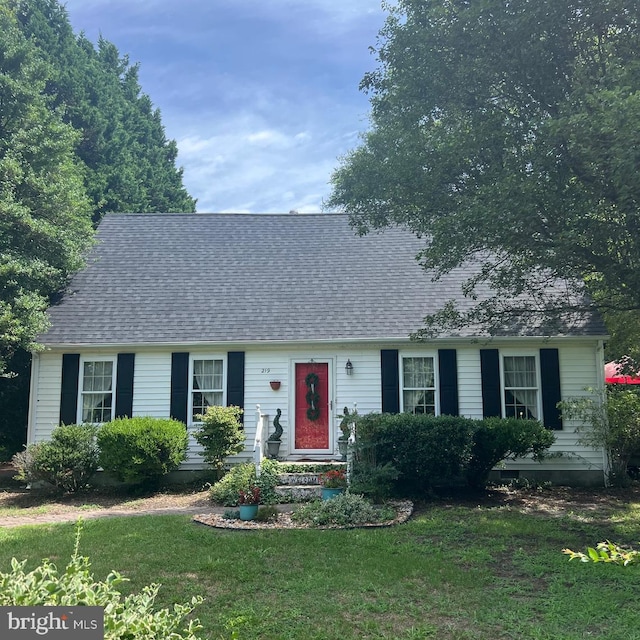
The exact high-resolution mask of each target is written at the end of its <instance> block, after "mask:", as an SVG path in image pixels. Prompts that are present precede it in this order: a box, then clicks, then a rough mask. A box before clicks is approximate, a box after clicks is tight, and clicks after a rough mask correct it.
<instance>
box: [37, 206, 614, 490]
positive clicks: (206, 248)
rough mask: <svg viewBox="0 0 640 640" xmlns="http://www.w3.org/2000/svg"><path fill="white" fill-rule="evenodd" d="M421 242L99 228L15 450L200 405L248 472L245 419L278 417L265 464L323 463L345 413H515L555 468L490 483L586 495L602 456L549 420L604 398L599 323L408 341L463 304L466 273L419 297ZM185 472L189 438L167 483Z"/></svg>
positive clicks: (198, 228) (137, 218)
mask: <svg viewBox="0 0 640 640" xmlns="http://www.w3.org/2000/svg"><path fill="white" fill-rule="evenodd" d="M422 243H423V241H421V240H418V239H417V238H416V237H415V236H413V235H412V234H410V233H408V232H407V231H405V230H401V229H397V228H393V229H387V230H385V231H384V232H381V233H372V234H369V235H367V236H363V237H359V236H357V235H355V234H354V232H353V230H352V229H351V228H350V227H349V224H348V220H347V217H346V216H344V215H340V214H318V215H293V214H286V215H254V214H111V215H107V216H106V217H105V218H104V220H103V221H102V223H101V225H100V227H99V230H98V243H97V245H96V246H95V248H94V249H93V251H92V252H91V254H90V256H89V259H88V264H87V267H86V268H85V269H84V270H83V271H82V272H80V273H78V274H77V275H76V276H75V277H74V278H73V279H72V281H71V283H70V285H69V287H68V290H67V292H66V294H65V295H64V296H63V297H62V299H61V300H60V302H59V303H58V304H56V305H54V306H53V307H52V308H51V309H50V311H49V314H50V319H51V328H50V329H49V330H48V331H47V333H46V334H44V335H43V336H42V337H41V339H40V342H41V343H42V344H43V345H44V350H42V351H40V352H37V353H34V354H33V367H32V379H31V399H30V408H29V409H30V410H29V429H28V440H29V442H34V441H38V440H43V439H46V438H48V436H49V434H50V433H51V430H52V429H53V428H54V427H55V426H56V425H58V424H60V423H65V424H69V423H73V422H96V423H99V422H104V421H107V420H110V419H112V418H113V417H115V416H125V415H149V416H156V417H167V416H173V417H175V418H178V419H180V420H182V421H184V422H185V423H186V424H187V425H188V429H192V428H193V424H194V416H195V415H197V414H199V413H202V412H203V410H204V409H205V407H206V406H207V405H209V404H235V405H240V406H242V407H244V409H245V431H246V434H247V451H246V453H245V457H249V456H251V449H252V447H253V442H254V436H255V433H256V418H255V411H256V405H260V408H261V411H262V413H263V414H265V415H267V416H269V418H268V420H269V425H271V424H272V420H273V417H274V416H275V415H276V410H277V409H278V408H279V409H281V411H282V418H281V423H282V425H283V427H284V434H283V439H282V445H281V448H280V456H281V457H282V458H286V459H288V460H300V459H322V460H325V459H328V458H332V457H334V456H335V454H336V451H337V437H338V435H339V433H338V424H339V422H340V419H341V416H342V410H343V407H345V406H347V407H349V408H352V407H353V406H354V404H357V409H358V412H359V413H360V414H364V413H368V412H371V411H389V412H397V411H412V412H420V413H423V412H424V413H435V414H459V415H464V416H468V417H473V418H482V417H483V416H493V415H503V416H509V415H516V416H519V415H524V416H529V417H535V418H537V419H539V420H541V421H542V422H543V423H544V424H545V426H547V427H548V428H549V429H553V430H554V433H555V435H556V444H555V445H554V450H555V451H557V452H562V453H563V454H564V455H563V456H561V457H558V458H557V459H553V460H549V461H547V462H546V463H543V464H542V465H539V464H538V463H534V462H531V461H526V460H524V461H517V462H516V463H511V464H510V465H508V466H507V471H511V472H512V471H513V470H518V471H519V472H520V473H528V474H529V475H532V474H534V473H535V474H537V475H543V476H545V477H550V478H551V479H554V480H567V481H574V482H586V483H602V480H603V465H604V457H603V452H602V451H599V450H592V449H589V448H585V447H584V446H581V445H580V444H579V443H578V436H577V435H576V432H575V428H576V426H577V425H576V424H575V423H568V422H565V423H562V421H561V418H560V415H559V412H558V410H557V408H556V404H557V402H558V401H560V400H561V399H566V398H569V397H574V396H579V395H584V394H585V393H586V392H585V388H587V387H596V388H597V387H601V386H602V385H603V367H604V362H603V340H604V339H605V338H606V335H605V334H606V331H605V328H604V326H603V324H602V322H601V320H600V319H599V318H598V317H597V316H595V315H594V316H592V317H589V318H583V319H582V320H581V321H579V322H577V323H576V324H575V325H574V326H571V327H568V328H566V329H565V330H563V333H562V334H561V335H551V336H548V335H544V330H543V329H542V328H541V327H529V328H522V327H520V328H518V329H514V330H513V331H509V330H505V332H504V334H503V335H501V336H499V337H496V336H494V337H488V336H486V335H474V334H472V333H471V332H469V333H464V332H463V333H460V332H458V333H456V334H452V335H445V336H443V337H441V338H438V339H435V340H432V341H429V342H413V341H411V340H410V337H409V336H410V334H411V333H412V332H414V331H416V330H417V329H419V328H420V327H421V326H422V321H423V318H424V316H425V315H427V314H429V313H432V312H434V311H436V310H437V309H438V308H440V306H441V305H442V304H443V302H445V301H446V300H449V299H458V301H459V302H460V303H461V304H468V301H465V300H464V299H463V298H462V296H461V293H460V282H461V280H463V279H465V278H466V277H468V275H469V273H467V272H465V270H464V269H459V270H457V271H456V272H454V273H452V274H449V275H448V276H446V277H445V278H443V279H441V280H439V281H437V282H432V281H431V278H430V277H429V275H428V274H427V273H425V272H424V270H423V269H422V268H421V267H420V266H419V265H418V263H417V262H416V259H415V256H416V254H417V253H418V251H419V250H420V249H421V247H422ZM310 374H313V375H310ZM276 382H278V383H279V385H278V384H275V383H276ZM272 383H273V384H272ZM311 385H313V389H312V388H311ZM310 391H311V392H312V393H310ZM271 428H272V427H271V426H269V429H271ZM566 454H569V455H566ZM241 457H242V456H241ZM200 466H202V463H201V458H200V456H199V455H198V452H197V446H196V445H195V443H194V442H193V441H192V443H191V447H190V453H189V458H188V460H187V462H186V463H185V464H184V468H185V469H189V468H191V469H195V468H198V467H200Z"/></svg>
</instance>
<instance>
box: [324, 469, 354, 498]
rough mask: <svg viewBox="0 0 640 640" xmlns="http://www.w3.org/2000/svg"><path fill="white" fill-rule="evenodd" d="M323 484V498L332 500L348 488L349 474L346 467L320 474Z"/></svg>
mask: <svg viewBox="0 0 640 640" xmlns="http://www.w3.org/2000/svg"><path fill="white" fill-rule="evenodd" d="M318 481H319V483H320V485H321V486H322V499H323V500H330V499H331V498H335V496H337V495H339V494H340V493H343V492H344V490H345V489H346V488H347V474H346V472H345V470H344V469H331V471H325V472H324V473H321V474H320V475H319V476H318Z"/></svg>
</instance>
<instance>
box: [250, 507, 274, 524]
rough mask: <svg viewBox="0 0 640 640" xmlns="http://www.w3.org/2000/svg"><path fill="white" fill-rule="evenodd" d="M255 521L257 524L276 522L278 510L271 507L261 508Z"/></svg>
mask: <svg viewBox="0 0 640 640" xmlns="http://www.w3.org/2000/svg"><path fill="white" fill-rule="evenodd" d="M255 519H256V520H257V521H258V522H276V521H277V520H278V509H276V507H274V506H273V505H266V506H261V507H260V508H259V509H258V515H256V517H255Z"/></svg>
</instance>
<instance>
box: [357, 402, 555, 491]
mask: <svg viewBox="0 0 640 640" xmlns="http://www.w3.org/2000/svg"><path fill="white" fill-rule="evenodd" d="M357 433H358V443H357V450H356V465H355V477H356V479H358V478H366V479H367V481H368V483H369V485H372V484H373V485H375V484H376V478H379V479H380V480H381V481H382V482H383V483H384V487H383V489H382V490H380V489H378V491H379V492H382V493H390V492H391V493H393V494H395V495H402V496H411V495H414V496H416V495H422V494H424V493H426V492H429V491H431V490H433V489H435V488H438V487H454V486H473V487H481V486H484V485H485V484H486V482H487V478H488V475H489V472H490V471H491V469H492V468H493V467H494V466H495V465H496V464H498V463H499V462H501V461H502V460H506V459H514V458H517V457H522V456H525V455H533V456H534V457H535V458H536V459H541V458H542V457H543V456H544V453H545V451H546V450H547V449H548V447H549V446H550V445H551V444H552V443H553V441H554V436H553V433H551V432H550V431H548V430H546V429H545V428H544V427H543V426H542V425H541V424H540V423H539V422H536V421H533V420H516V419H501V418H488V419H485V420H472V419H470V418H464V417H459V416H426V415H414V414H408V413H400V414H384V413H383V414H376V413H372V414H368V415H365V416H362V417H360V418H359V419H358V423H357ZM359 490H361V489H360V488H359ZM372 491H373V492H374V493H375V491H376V489H375V487H374V488H373V489H371V490H369V491H367V494H371V493H372Z"/></svg>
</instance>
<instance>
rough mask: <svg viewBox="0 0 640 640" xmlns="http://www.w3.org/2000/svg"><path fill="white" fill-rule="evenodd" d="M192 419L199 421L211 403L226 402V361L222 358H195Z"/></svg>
mask: <svg viewBox="0 0 640 640" xmlns="http://www.w3.org/2000/svg"><path fill="white" fill-rule="evenodd" d="M190 399H191V420H192V422H198V421H199V419H198V417H197V416H198V415H202V414H204V413H205V411H206V410H207V407H209V406H211V405H222V404H224V363H223V361H222V359H212V358H201V359H194V360H193V365H192V369H191V390H190Z"/></svg>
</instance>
